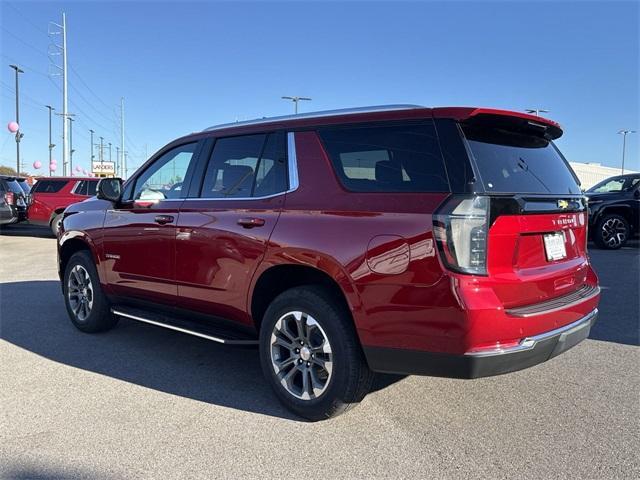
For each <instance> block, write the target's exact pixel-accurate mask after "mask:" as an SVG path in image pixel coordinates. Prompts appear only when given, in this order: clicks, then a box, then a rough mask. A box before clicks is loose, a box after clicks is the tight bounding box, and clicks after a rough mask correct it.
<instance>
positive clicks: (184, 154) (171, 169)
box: [133, 143, 197, 200]
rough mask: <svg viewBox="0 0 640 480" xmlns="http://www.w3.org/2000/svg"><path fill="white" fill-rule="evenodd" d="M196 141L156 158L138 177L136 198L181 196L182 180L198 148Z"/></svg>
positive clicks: (152, 198) (134, 192) (151, 198)
mask: <svg viewBox="0 0 640 480" xmlns="http://www.w3.org/2000/svg"><path fill="white" fill-rule="evenodd" d="M196 145H197V144H196V143H189V144H186V145H181V146H179V147H176V148H174V149H172V150H169V151H168V152H166V153H165V154H163V155H162V156H161V157H160V158H158V159H157V160H155V161H154V162H153V163H152V164H151V165H150V166H149V168H147V169H146V170H145V171H144V172H142V174H141V175H140V176H139V177H138V178H137V179H136V184H135V188H134V190H133V198H134V199H135V200H138V199H140V200H164V199H167V198H181V193H182V182H183V180H184V179H185V177H186V176H187V170H188V169H189V165H190V164H191V160H192V159H193V154H194V152H195V150H196Z"/></svg>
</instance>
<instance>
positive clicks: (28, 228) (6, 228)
mask: <svg viewBox="0 0 640 480" xmlns="http://www.w3.org/2000/svg"><path fill="white" fill-rule="evenodd" d="M0 236H5V237H39V238H55V236H54V235H53V233H52V232H51V229H50V228H49V227H43V226H40V225H31V224H29V223H18V224H14V225H1V226H0Z"/></svg>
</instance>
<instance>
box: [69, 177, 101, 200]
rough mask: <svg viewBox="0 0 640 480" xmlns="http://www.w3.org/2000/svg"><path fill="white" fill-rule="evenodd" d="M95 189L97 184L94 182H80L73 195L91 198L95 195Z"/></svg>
mask: <svg viewBox="0 0 640 480" xmlns="http://www.w3.org/2000/svg"><path fill="white" fill-rule="evenodd" d="M97 187H98V182H97V181H95V180H81V181H80V182H79V183H78V186H77V187H76V188H75V190H74V193H75V194H76V195H88V196H90V197H93V196H94V195H95V194H96V189H97Z"/></svg>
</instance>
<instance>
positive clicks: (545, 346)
mask: <svg viewBox="0 0 640 480" xmlns="http://www.w3.org/2000/svg"><path fill="white" fill-rule="evenodd" d="M597 316H598V309H597V308H596V309H594V310H593V311H592V312H590V313H589V314H587V315H585V316H584V317H582V318H580V319H579V320H577V321H575V322H573V323H570V324H568V325H565V326H564V327H561V328H558V329H556V330H551V331H549V332H545V333H542V334H539V335H536V336H533V337H527V338H525V339H523V340H522V341H521V342H520V344H519V345H516V346H513V347H509V348H505V349H496V350H491V351H483V352H474V353H470V354H465V355H451V354H444V353H432V352H424V351H416V350H403V349H395V348H380V347H366V346H365V347H364V352H365V356H366V358H367V362H368V363H369V367H370V368H371V369H372V370H374V371H376V372H385V373H399V374H407V375H430V376H437V377H452V378H478V377H488V376H492V375H501V374H503V373H509V372H515V371H517V370H522V369H524V368H528V367H532V366H534V365H537V364H539V363H542V362H546V361H547V360H549V359H551V358H553V357H555V356H557V355H559V354H561V353H563V352H566V351H567V350H569V349H570V348H571V347H573V346H575V345H577V344H578V343H580V342H581V341H582V340H584V339H586V338H587V337H588V336H589V332H590V331H591V326H592V325H593V324H594V323H595V322H596V319H597Z"/></svg>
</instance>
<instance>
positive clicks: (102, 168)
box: [91, 162, 116, 175]
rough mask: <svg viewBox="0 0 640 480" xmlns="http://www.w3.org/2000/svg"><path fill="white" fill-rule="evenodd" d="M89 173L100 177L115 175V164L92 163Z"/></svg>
mask: <svg viewBox="0 0 640 480" xmlns="http://www.w3.org/2000/svg"><path fill="white" fill-rule="evenodd" d="M91 171H92V172H93V173H95V174H98V175H99V174H102V175H105V174H106V175H115V173H116V163H115V162H92V163H91Z"/></svg>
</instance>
